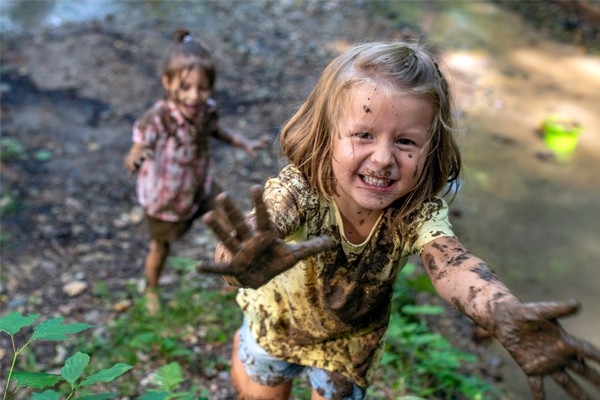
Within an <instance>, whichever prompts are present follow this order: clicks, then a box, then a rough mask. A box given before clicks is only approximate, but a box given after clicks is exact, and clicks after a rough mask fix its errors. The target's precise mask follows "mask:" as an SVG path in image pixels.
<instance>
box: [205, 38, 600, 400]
mask: <svg viewBox="0 0 600 400" xmlns="http://www.w3.org/2000/svg"><path fill="white" fill-rule="evenodd" d="M450 105H451V97H450V92H449V89H448V84H447V81H446V79H445V77H444V76H443V74H442V73H441V72H440V70H439V68H438V66H437V64H436V63H435V60H434V57H433V56H432V55H431V53H429V52H428V51H427V49H426V48H425V47H424V46H423V45H421V44H419V43H407V42H394V43H367V44H362V45H359V46H356V47H354V48H353V49H350V50H349V51H347V52H345V53H343V54H342V55H340V56H338V57H337V58H336V59H335V60H333V62H332V63H331V64H330V65H328V66H327V67H326V68H325V70H324V72H323V73H322V75H321V77H320V78H319V80H318V82H317V84H316V86H315V88H314V89H313V91H312V93H311V94H310V95H309V97H308V98H307V100H306V101H305V102H304V104H303V105H302V106H301V107H300V109H299V110H298V112H297V113H296V114H295V115H294V116H293V117H292V118H291V119H290V121H289V122H288V123H287V124H286V125H285V126H284V128H283V130H282V132H281V146H282V150H283V152H284V154H285V155H286V156H287V157H288V159H289V161H290V163H289V165H287V166H286V167H284V168H283V169H282V170H281V171H280V172H279V174H278V176H276V177H274V178H272V179H269V180H268V181H267V182H266V185H265V187H264V189H263V188H253V189H252V191H251V193H252V197H253V200H254V204H255V208H254V210H253V211H252V212H251V213H250V215H249V216H248V217H244V216H243V215H242V214H241V213H240V212H239V210H238V209H237V208H236V207H235V206H234V205H233V203H232V202H231V200H230V199H229V198H228V197H227V196H226V195H225V194H224V195H220V196H218V197H217V199H216V203H217V208H218V209H219V210H220V212H216V213H208V214H207V215H206V216H205V217H204V218H203V219H204V221H205V222H206V223H207V224H208V225H209V226H210V227H211V228H212V229H213V230H214V231H215V233H216V234H217V236H218V237H219V239H220V240H221V243H220V244H219V246H218V247H217V252H216V264H214V265H204V266H202V267H201V268H200V269H201V270H202V271H205V272H210V273H219V274H221V275H223V276H224V278H225V279H226V280H227V281H228V282H229V283H230V284H232V285H235V286H238V287H240V289H239V291H238V295H237V301H238V303H239V305H240V307H241V309H242V312H243V315H244V322H243V325H242V327H241V328H240V329H239V330H238V331H237V332H236V334H235V336H234V348H233V354H232V360H231V376H232V381H233V384H234V386H235V387H236V390H237V391H238V393H239V397H240V398H241V399H287V398H289V396H290V393H291V388H292V382H293V379H294V378H295V377H296V376H297V375H298V374H300V373H301V372H303V371H304V372H306V374H307V375H308V378H309V380H310V382H311V385H312V394H311V398H312V399H313V400H314V399H363V398H365V396H366V393H367V388H368V386H369V385H370V384H371V383H372V381H373V378H374V373H375V370H376V368H377V366H378V363H379V360H380V359H381V356H382V353H383V346H384V340H385V335H386V331H387V328H388V324H389V319H390V308H391V300H392V294H393V289H394V286H395V281H396V277H397V276H398V272H399V271H400V270H401V269H402V267H403V266H404V265H405V264H406V262H407V260H408V257H409V256H410V255H411V254H418V255H419V256H420V258H421V261H422V262H423V265H424V266H425V269H426V271H427V273H428V275H429V277H430V279H431V281H432V282H433V285H434V287H435V288H436V291H437V292H438V294H439V295H440V296H441V297H442V298H443V299H444V300H446V301H447V302H449V303H450V304H451V305H452V306H453V307H455V308H456V309H457V310H458V311H460V312H462V313H464V314H465V315H467V316H468V317H470V318H471V319H473V320H474V321H475V322H476V323H477V324H479V325H481V326H482V327H483V328H485V329H487V330H488V331H489V332H491V333H493V334H494V335H496V336H497V337H498V339H499V340H500V342H501V343H502V344H503V345H504V346H505V347H506V348H507V349H508V350H509V352H510V353H511V354H512V355H513V357H514V358H515V360H516V361H517V363H518V364H519V365H520V366H521V367H522V368H523V370H524V371H525V373H526V374H527V375H528V376H529V381H530V384H531V388H532V391H533V393H534V397H535V398H536V399H543V398H544V390H543V385H542V379H543V377H544V375H552V376H553V377H554V378H555V379H556V380H557V381H558V382H559V383H560V384H561V385H562V386H563V387H565V389H566V390H567V391H568V392H569V393H572V394H573V393H576V392H577V390H578V387H577V386H576V383H575V381H574V380H572V378H570V376H569V375H568V374H567V373H566V372H565V370H566V369H567V368H571V369H572V370H574V371H576V372H579V373H581V374H582V375H583V376H585V377H587V378H590V380H591V381H592V382H594V383H595V384H596V385H597V386H600V375H599V374H598V373H597V372H596V371H595V370H594V369H591V368H589V367H588V366H587V365H586V364H585V358H588V357H589V358H591V359H592V360H595V361H599V360H600V351H599V350H598V349H596V348H594V347H593V346H591V345H590V344H588V343H586V342H583V341H579V340H577V339H575V338H572V337H571V336H569V335H568V334H567V333H565V332H564V331H563V330H562V329H561V327H560V325H559V324H558V322H557V321H556V318H558V317H561V316H565V315H568V314H571V313H573V312H575V310H576V309H577V304H576V303H575V302H566V303H534V304H523V303H521V302H520V301H519V300H518V299H517V298H516V297H515V296H514V295H513V294H512V293H511V292H510V291H509V290H508V289H507V288H506V286H505V285H504V284H503V283H502V282H501V281H500V280H499V279H498V278H497V277H496V276H495V275H494V274H493V272H492V271H491V270H490V268H489V267H488V266H487V265H486V264H485V262H484V261H482V260H481V259H479V258H478V257H476V256H474V255H472V254H471V253H470V252H468V251H467V250H466V249H465V247H464V246H463V245H462V244H461V243H460V242H459V240H458V239H457V238H456V236H455V235H454V233H453V231H452V228H451V224H450V222H449V220H448V206H447V204H446V202H445V201H444V200H443V198H442V197H440V195H441V194H443V191H444V189H445V188H447V187H448V186H447V185H448V184H452V183H453V182H454V181H456V180H457V179H458V177H459V174H460V169H461V158H460V153H459V150H458V147H457V145H456V143H455V141H454V139H453V137H452V129H453V121H452V114H451V107H450ZM231 226H233V227H235V229H234V230H233V232H232V231H231V229H230V227H231ZM582 396H583V395H582ZM582 396H580V397H576V398H585V397H582Z"/></svg>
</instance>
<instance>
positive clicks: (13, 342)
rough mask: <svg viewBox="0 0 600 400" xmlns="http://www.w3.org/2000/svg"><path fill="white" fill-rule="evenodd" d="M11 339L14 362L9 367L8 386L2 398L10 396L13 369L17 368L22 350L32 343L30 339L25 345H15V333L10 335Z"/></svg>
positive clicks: (4, 399) (3, 399)
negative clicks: (19, 346) (18, 346)
mask: <svg viewBox="0 0 600 400" xmlns="http://www.w3.org/2000/svg"><path fill="white" fill-rule="evenodd" d="M10 341H11V343H12V347H13V353H14V355H13V359H12V363H11V364H10V368H9V369H8V375H7V377H6V387H5V388H4V395H3V396H2V400H6V396H8V389H9V388H10V380H11V379H12V373H13V370H14V369H15V365H16V363H17V357H19V354H21V352H22V351H23V350H25V348H26V347H27V346H28V345H29V343H31V340H29V341H27V343H25V344H24V345H23V347H21V348H17V346H16V345H15V337H14V336H13V335H10Z"/></svg>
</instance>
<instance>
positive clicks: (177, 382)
mask: <svg viewBox="0 0 600 400" xmlns="http://www.w3.org/2000/svg"><path fill="white" fill-rule="evenodd" d="M184 380H185V378H184V376H183V371H182V369H181V366H180V365H179V363H177V362H172V363H169V364H166V365H163V366H162V367H160V368H159V369H158V370H157V371H156V373H155V374H154V376H153V379H152V385H153V386H156V387H157V389H154V390H148V391H147V392H146V393H144V394H143V395H142V396H141V397H139V400H166V399H184V400H188V399H189V400H208V398H209V397H208V396H209V395H210V393H206V392H207V391H206V390H200V391H199V390H198V389H196V388H193V389H192V390H185V391H178V389H179V387H180V386H181V384H182V383H183V382H184ZM198 392H200V393H198Z"/></svg>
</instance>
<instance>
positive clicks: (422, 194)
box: [280, 42, 461, 217]
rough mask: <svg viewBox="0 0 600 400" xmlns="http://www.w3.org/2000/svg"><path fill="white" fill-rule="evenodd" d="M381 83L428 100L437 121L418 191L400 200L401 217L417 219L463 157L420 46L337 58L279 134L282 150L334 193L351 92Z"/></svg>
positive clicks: (446, 99) (441, 90) (447, 102)
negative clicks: (340, 133)
mask: <svg viewBox="0 0 600 400" xmlns="http://www.w3.org/2000/svg"><path fill="white" fill-rule="evenodd" d="M364 82H377V83H383V84H384V85H386V86H388V87H391V88H392V89H393V90H401V91H403V92H406V93H412V94H415V95H419V96H425V97H426V98H428V99H430V100H431V102H432V104H433V107H434V116H433V121H432V124H431V132H430V138H429V143H428V145H429V152H428V154H427V156H426V160H425V166H424V170H423V173H422V174H421V178H420V181H419V183H418V184H417V185H416V187H415V189H414V190H413V191H411V192H410V193H408V194H407V195H406V196H404V197H403V198H401V199H399V200H397V201H396V202H395V204H394V205H393V206H394V207H398V208H400V209H401V210H402V212H401V215H402V216H403V217H408V216H409V215H411V214H413V213H414V211H415V210H416V209H417V208H418V207H419V205H420V204H421V203H423V202H424V201H427V200H431V199H432V198H433V197H434V196H436V195H437V194H439V193H440V192H442V191H443V189H444V188H447V187H448V186H447V185H448V184H449V183H452V182H454V181H456V180H458V178H459V175H460V170H461V157H460V151H459V149H458V145H457V144H456V141H455V140H454V138H453V136H452V130H453V125H454V122H453V117H452V111H451V101H452V99H451V95H450V91H449V87H448V82H447V81H446V78H445V77H444V76H443V74H442V73H441V72H440V70H439V68H438V66H437V64H436V62H435V59H434V57H433V55H432V54H431V53H430V52H429V51H428V50H427V49H426V48H425V46H424V45H422V44H420V43H418V42H392V43H378V42H375V43H365V44H361V45H358V46H356V47H354V48H352V49H350V50H348V51H346V52H344V53H343V54H341V55H339V56H338V57H336V58H335V59H334V60H333V61H332V62H331V63H330V64H329V65H328V66H327V67H326V68H325V69H324V70H323V72H322V74H321V76H320V77H319V80H318V81H317V83H316V85H315V87H314V88H313V90H312V92H311V93H310V94H309V96H308V98H307V99H306V101H305V102H304V103H303V104H302V106H301V107H300V109H299V110H298V111H297V112H296V114H294V116H293V117H292V118H291V119H290V120H289V121H288V122H287V123H286V124H285V126H284V127H283V129H282V131H281V136H280V142H281V149H282V151H283V153H284V155H285V156H286V157H287V158H288V159H289V161H290V162H291V163H293V164H295V165H296V166H297V167H298V168H299V169H300V170H301V171H302V173H303V174H304V176H305V177H306V179H307V180H308V182H309V184H310V185H311V186H312V187H313V188H316V189H317V190H318V191H319V192H320V193H321V194H322V195H323V196H325V197H327V198H330V199H331V198H332V196H333V195H334V193H335V185H334V181H333V171H332V164H331V160H332V147H333V135H334V134H335V132H336V128H335V124H336V122H337V121H338V118H339V116H340V113H341V108H342V106H343V105H344V104H345V100H346V99H347V97H348V93H349V92H350V90H349V89H351V88H353V87H355V86H356V85H357V84H360V83H364Z"/></svg>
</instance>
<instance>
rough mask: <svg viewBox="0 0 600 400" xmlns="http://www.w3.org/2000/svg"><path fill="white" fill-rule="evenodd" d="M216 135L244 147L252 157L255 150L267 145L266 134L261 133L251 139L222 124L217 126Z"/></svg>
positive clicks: (254, 154)
mask: <svg viewBox="0 0 600 400" xmlns="http://www.w3.org/2000/svg"><path fill="white" fill-rule="evenodd" d="M217 137H218V138H219V139H221V140H223V141H224V142H227V143H230V144H232V145H234V146H237V147H239V148H242V149H244V150H245V151H246V152H247V153H248V154H250V155H251V156H253V157H254V156H256V150H258V149H262V148H265V147H267V144H268V143H269V140H268V136H267V135H263V136H261V137H260V138H259V139H256V140H253V139H248V138H247V137H245V136H243V135H241V134H239V133H237V132H234V131H232V130H231V129H226V128H224V127H222V126H220V127H219V132H218V135H217Z"/></svg>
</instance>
